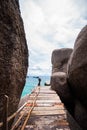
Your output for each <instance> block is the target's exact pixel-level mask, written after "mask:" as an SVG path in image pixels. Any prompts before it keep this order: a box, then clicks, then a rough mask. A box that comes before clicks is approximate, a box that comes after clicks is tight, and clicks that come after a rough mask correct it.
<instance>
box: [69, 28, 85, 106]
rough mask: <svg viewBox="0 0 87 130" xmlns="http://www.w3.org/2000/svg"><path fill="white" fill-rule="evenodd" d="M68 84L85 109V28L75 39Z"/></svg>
mask: <svg viewBox="0 0 87 130" xmlns="http://www.w3.org/2000/svg"><path fill="white" fill-rule="evenodd" d="M68 82H69V84H70V87H71V89H72V91H73V94H74V95H75V97H76V98H78V100H80V102H82V104H83V105H84V106H85V107H86V108H87V26H85V27H84V28H83V29H82V31H81V32H80V34H79V35H78V37H77V39H76V42H75V46H74V50H73V53H72V55H71V57H70V60H69V63H68Z"/></svg>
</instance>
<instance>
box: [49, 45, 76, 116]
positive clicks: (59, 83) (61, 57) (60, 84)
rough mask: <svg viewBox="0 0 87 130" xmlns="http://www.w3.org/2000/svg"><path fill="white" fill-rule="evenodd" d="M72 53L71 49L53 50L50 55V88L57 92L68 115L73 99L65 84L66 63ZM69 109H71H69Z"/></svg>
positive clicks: (71, 110)
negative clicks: (67, 110)
mask: <svg viewBox="0 0 87 130" xmlns="http://www.w3.org/2000/svg"><path fill="white" fill-rule="evenodd" d="M71 53H72V49H71V48H63V49H57V50H54V51H53V53H52V58H51V61H52V75H51V81H50V83H51V88H52V89H53V90H55V91H56V92H57V94H58V95H59V96H60V98H61V100H62V102H63V103H64V104H65V106H66V107H67V109H69V111H70V113H72V114H73V107H74V99H73V97H72V94H71V92H70V89H69V87H68V84H67V77H66V72H67V63H68V60H69V58H70V55H71ZM70 108H71V109H70Z"/></svg>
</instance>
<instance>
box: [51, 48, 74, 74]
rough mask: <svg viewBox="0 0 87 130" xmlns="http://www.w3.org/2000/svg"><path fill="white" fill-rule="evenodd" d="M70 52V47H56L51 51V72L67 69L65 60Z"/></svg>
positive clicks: (66, 60)
mask: <svg viewBox="0 0 87 130" xmlns="http://www.w3.org/2000/svg"><path fill="white" fill-rule="evenodd" d="M71 53H72V49H71V48H62V49H56V50H54V51H53V52H52V58H51V62H52V73H55V72H66V71H67V62H68V60H69V57H70V55H71Z"/></svg>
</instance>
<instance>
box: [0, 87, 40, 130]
mask: <svg viewBox="0 0 87 130" xmlns="http://www.w3.org/2000/svg"><path fill="white" fill-rule="evenodd" d="M35 89H38V92H36V93H35V96H34V100H33V102H32V106H31V108H30V111H29V113H28V115H27V117H26V118H25V121H24V123H23V125H22V128H21V130H24V128H25V125H26V123H27V121H28V119H29V117H30V115H31V112H32V110H33V108H34V106H35V102H36V100H37V96H38V94H39V91H40V87H38V86H37V87H36V88H35ZM33 91H34V90H33ZM33 91H32V92H33ZM8 103H9V97H8V96H7V95H5V96H4V105H3V107H4V109H3V111H4V115H3V122H1V123H0V128H2V130H8V123H9V121H11V120H12V119H13V118H15V117H16V116H17V115H18V114H19V113H20V112H21V111H22V110H23V108H24V107H25V106H26V105H27V103H29V102H28V101H27V102H25V103H24V104H23V105H22V106H21V107H20V108H19V109H18V110H17V111H16V112H15V113H13V114H12V115H11V116H9V117H8ZM23 116H24V113H23V114H22V115H21V117H20V118H19V119H18V120H17V121H16V122H15V124H14V125H13V126H12V128H11V130H15V128H16V127H17V125H18V123H19V121H20V120H21V119H22V117H23Z"/></svg>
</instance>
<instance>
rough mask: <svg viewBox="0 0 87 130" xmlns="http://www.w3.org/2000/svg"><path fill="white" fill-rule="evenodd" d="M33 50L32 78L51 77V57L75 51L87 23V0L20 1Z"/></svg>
mask: <svg viewBox="0 0 87 130" xmlns="http://www.w3.org/2000/svg"><path fill="white" fill-rule="evenodd" d="M20 9H21V14H22V18H23V22H24V27H25V33H26V39H27V44H28V48H29V55H30V56H29V72H28V75H29V74H30V75H50V74H51V66H52V65H51V54H52V51H53V50H54V49H57V48H66V47H68V48H73V45H74V42H75V39H76V37H77V35H78V33H79V31H80V30H81V29H82V28H83V27H84V26H85V25H86V24H87V0H20Z"/></svg>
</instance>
